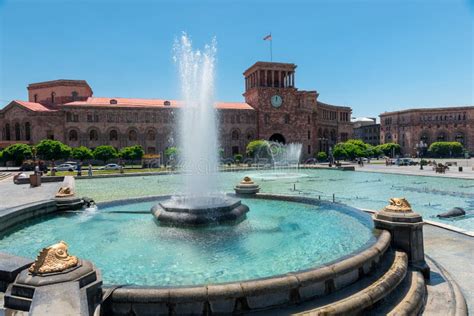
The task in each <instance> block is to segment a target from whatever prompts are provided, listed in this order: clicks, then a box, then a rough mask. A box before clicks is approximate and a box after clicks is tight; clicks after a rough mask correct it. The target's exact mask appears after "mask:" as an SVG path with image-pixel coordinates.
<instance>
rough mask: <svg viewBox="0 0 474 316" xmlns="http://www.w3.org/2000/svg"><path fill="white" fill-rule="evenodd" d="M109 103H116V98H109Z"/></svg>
mask: <svg viewBox="0 0 474 316" xmlns="http://www.w3.org/2000/svg"><path fill="white" fill-rule="evenodd" d="M109 103H110V104H117V100H115V99H110V101H109Z"/></svg>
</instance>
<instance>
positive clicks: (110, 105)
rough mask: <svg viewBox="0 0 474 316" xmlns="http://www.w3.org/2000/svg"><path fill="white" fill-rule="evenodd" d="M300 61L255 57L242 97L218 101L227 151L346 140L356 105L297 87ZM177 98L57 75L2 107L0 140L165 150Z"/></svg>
mask: <svg viewBox="0 0 474 316" xmlns="http://www.w3.org/2000/svg"><path fill="white" fill-rule="evenodd" d="M295 69H296V65H294V64H286V63H268V62H257V63H256V64H254V65H253V66H252V67H250V68H249V69H247V70H246V71H245V72H244V77H245V91H244V94H243V95H244V97H245V102H218V103H216V105H215V106H216V110H217V113H218V118H219V141H220V144H221V146H222V148H223V149H224V156H225V157H230V156H232V155H234V154H237V153H241V154H243V153H245V147H246V145H247V144H248V142H249V141H252V140H255V139H267V140H274V141H278V142H283V143H289V142H298V143H303V145H304V150H303V158H306V157H309V156H312V155H313V154H314V153H315V152H318V151H328V149H329V147H330V146H333V145H335V144H336V143H337V142H339V141H344V140H347V139H348V138H349V137H350V135H351V134H352V127H351V124H350V117H351V108H349V107H343V106H342V107H341V106H335V105H330V104H326V103H322V102H319V101H318V96H319V94H318V93H317V92H316V91H300V90H298V89H297V88H296V87H295ZM181 108H182V104H181V102H180V101H176V100H164V99H131V98H114V97H107V98H104V97H95V96H94V95H93V91H92V89H91V87H90V86H89V85H88V84H87V82H86V81H84V80H54V81H47V82H41V83H34V84H30V85H29V86H28V101H19V100H14V101H11V102H10V103H9V104H8V105H7V106H6V107H4V108H3V109H2V110H1V111H0V126H1V135H0V136H1V140H0V144H2V146H3V147H6V146H7V145H8V144H11V143H17V142H26V143H29V144H36V143H38V142H39V141H41V140H42V139H45V138H47V139H56V140H59V141H61V142H64V143H65V144H68V145H69V146H72V147H76V146H86V147H89V148H95V147H97V146H99V145H112V146H114V147H116V148H122V147H126V146H131V145H137V144H138V145H141V146H142V147H143V148H144V149H145V151H146V152H147V153H156V154H158V153H163V152H164V150H165V149H166V148H168V147H170V146H176V145H177V137H178V135H177V120H178V117H179V111H180V110H181Z"/></svg>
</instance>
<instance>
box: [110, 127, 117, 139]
mask: <svg viewBox="0 0 474 316" xmlns="http://www.w3.org/2000/svg"><path fill="white" fill-rule="evenodd" d="M109 140H111V141H114V140H118V133H117V131H116V130H114V129H113V130H111V131H110V132H109Z"/></svg>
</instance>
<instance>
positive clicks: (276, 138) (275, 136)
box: [269, 133, 286, 144]
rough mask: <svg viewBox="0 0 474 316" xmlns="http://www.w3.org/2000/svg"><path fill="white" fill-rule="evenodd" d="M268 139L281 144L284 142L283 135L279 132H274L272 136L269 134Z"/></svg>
mask: <svg viewBox="0 0 474 316" xmlns="http://www.w3.org/2000/svg"><path fill="white" fill-rule="evenodd" d="M269 141H271V142H276V143H281V144H286V140H285V137H283V135H282V134H279V133H275V134H273V135H272V136H270V138H269Z"/></svg>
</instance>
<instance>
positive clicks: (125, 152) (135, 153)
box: [119, 145, 145, 160]
mask: <svg viewBox="0 0 474 316" xmlns="http://www.w3.org/2000/svg"><path fill="white" fill-rule="evenodd" d="M144 154H145V151H144V150H143V148H142V146H140V145H135V146H130V147H124V148H122V149H121V150H120V152H119V157H120V158H123V159H125V160H140V159H142V157H143V155H144Z"/></svg>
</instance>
